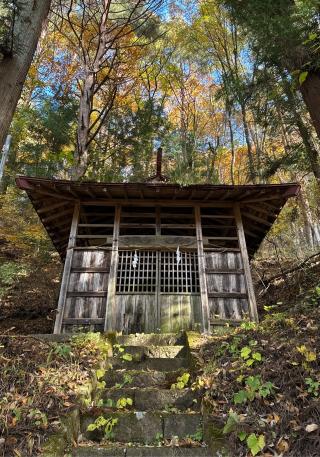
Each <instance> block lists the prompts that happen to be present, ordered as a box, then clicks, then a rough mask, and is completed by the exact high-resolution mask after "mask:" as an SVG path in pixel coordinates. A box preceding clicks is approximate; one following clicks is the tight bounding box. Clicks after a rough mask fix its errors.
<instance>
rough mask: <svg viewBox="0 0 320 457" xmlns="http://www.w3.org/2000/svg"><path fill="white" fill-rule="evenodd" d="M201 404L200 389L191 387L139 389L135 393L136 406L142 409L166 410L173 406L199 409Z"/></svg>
mask: <svg viewBox="0 0 320 457" xmlns="http://www.w3.org/2000/svg"><path fill="white" fill-rule="evenodd" d="M194 400H195V401H194ZM200 405H201V395H200V393H199V391H198V392H195V391H192V390H191V389H182V390H172V389H153V388H151V389H137V391H136V394H135V408H137V409H139V410H141V411H148V410H157V409H158V410H164V409H168V408H171V407H172V408H177V409H178V410H180V411H183V410H186V409H188V408H190V409H192V410H199V408H200Z"/></svg>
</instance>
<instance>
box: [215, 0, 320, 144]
mask: <svg viewBox="0 0 320 457" xmlns="http://www.w3.org/2000/svg"><path fill="white" fill-rule="evenodd" d="M222 2H223V3H224V4H225V5H226V6H227V7H228V8H230V11H231V16H232V17H233V18H234V19H235V20H236V21H237V22H238V23H239V24H240V25H242V26H243V27H244V28H245V29H246V30H247V31H248V32H249V33H250V35H251V42H252V49H253V50H255V51H256V53H257V54H258V55H259V59H260V61H262V60H263V61H264V62H265V63H266V64H267V65H269V66H276V67H277V68H278V69H279V70H280V71H281V72H287V73H289V74H290V75H291V77H292V78H294V79H295V80H296V87H297V89H298V90H299V91H300V93H301V95H302V97H303V100H304V101H305V104H306V106H307V109H308V111H309V114H310V117H311V119H312V122H313V125H314V127H315V129H316V132H317V135H318V137H319V138H320V58H319V48H320V21H319V17H320V4H319V1H318V0H300V1H294V0H264V1H260V0H244V1H240V0H222Z"/></svg>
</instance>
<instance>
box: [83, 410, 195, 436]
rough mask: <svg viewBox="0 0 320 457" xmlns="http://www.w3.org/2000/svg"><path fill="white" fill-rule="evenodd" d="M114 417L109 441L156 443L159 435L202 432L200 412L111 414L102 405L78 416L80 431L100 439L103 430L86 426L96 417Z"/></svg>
mask: <svg viewBox="0 0 320 457" xmlns="http://www.w3.org/2000/svg"><path fill="white" fill-rule="evenodd" d="M100 416H103V417H104V418H105V419H116V420H117V424H116V425H115V426H114V427H113V430H112V437H111V438H110V437H109V440H110V439H111V440H113V441H119V442H122V443H129V442H130V443H142V444H156V442H157V441H158V440H159V437H162V436H163V437H164V438H165V439H171V438H173V437H179V438H180V439H183V438H187V437H191V436H193V435H196V434H199V432H201V431H202V415H201V414H199V413H192V414H190V413H176V414H171V413H166V412H141V411H135V412H117V413H110V411H109V410H105V409H103V408H99V409H98V408H95V409H92V410H91V411H88V412H86V413H84V414H83V415H82V417H81V432H82V434H83V435H84V436H85V437H86V438H87V439H89V440H92V441H100V440H102V439H103V437H104V430H103V429H99V430H94V431H88V430H87V428H88V425H90V424H92V423H94V421H95V419H96V418H97V417H100Z"/></svg>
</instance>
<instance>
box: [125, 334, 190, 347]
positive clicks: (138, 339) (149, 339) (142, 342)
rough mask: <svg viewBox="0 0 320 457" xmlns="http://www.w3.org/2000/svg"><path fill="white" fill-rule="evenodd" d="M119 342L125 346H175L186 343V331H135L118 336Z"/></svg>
mask: <svg viewBox="0 0 320 457" xmlns="http://www.w3.org/2000/svg"><path fill="white" fill-rule="evenodd" d="M117 343H118V344H121V345H125V346H127V345H128V346H174V345H184V344H185V343H186V335H185V333H178V334H177V333H135V334H131V335H120V336H117Z"/></svg>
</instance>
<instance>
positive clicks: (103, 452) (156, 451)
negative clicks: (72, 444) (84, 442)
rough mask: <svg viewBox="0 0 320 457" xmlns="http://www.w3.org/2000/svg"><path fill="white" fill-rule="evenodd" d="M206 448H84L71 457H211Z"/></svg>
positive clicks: (80, 448) (77, 450) (75, 451)
mask: <svg viewBox="0 0 320 457" xmlns="http://www.w3.org/2000/svg"><path fill="white" fill-rule="evenodd" d="M218 455H219V454H212V453H211V452H210V451H209V449H208V448H205V447H195V448H177V447H174V448H170V447H151V446H150V447H129V448H106V447H100V446H99V447H98V446H90V447H89V446H85V447H79V448H77V449H74V450H73V453H72V456H73V457H179V456H181V457H213V456H218Z"/></svg>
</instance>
